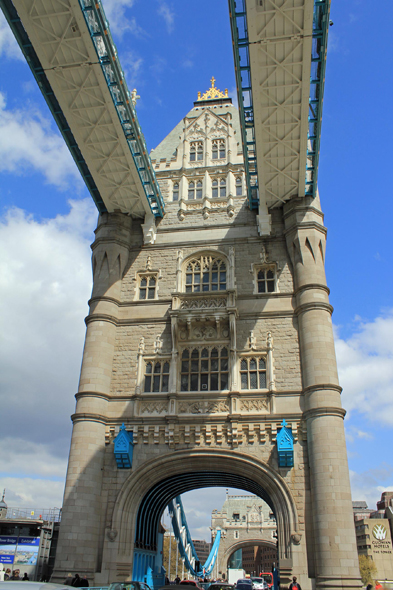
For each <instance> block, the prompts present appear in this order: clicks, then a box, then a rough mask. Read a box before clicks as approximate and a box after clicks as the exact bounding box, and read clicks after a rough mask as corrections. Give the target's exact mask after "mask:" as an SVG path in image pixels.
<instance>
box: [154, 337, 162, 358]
mask: <svg viewBox="0 0 393 590" xmlns="http://www.w3.org/2000/svg"><path fill="white" fill-rule="evenodd" d="M162 345H163V341H162V340H161V338H160V336H159V335H157V336H156V339H155V341H154V354H160V352H161V350H162Z"/></svg>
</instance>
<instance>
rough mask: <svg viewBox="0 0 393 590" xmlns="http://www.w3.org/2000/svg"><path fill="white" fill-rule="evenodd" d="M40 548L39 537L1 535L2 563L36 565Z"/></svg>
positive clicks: (0, 556)
mask: <svg viewBox="0 0 393 590" xmlns="http://www.w3.org/2000/svg"><path fill="white" fill-rule="evenodd" d="M39 547H40V538H39V537H17V536H8V535H0V563H4V564H12V565H19V566H22V565H36V563H37V557H38V549H39Z"/></svg>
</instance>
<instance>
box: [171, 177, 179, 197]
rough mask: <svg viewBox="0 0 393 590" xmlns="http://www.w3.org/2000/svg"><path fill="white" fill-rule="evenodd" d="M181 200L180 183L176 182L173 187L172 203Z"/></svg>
mask: <svg viewBox="0 0 393 590" xmlns="http://www.w3.org/2000/svg"><path fill="white" fill-rule="evenodd" d="M178 200H179V183H178V182H175V184H174V185H173V191H172V201H178Z"/></svg>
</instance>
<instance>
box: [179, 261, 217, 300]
mask: <svg viewBox="0 0 393 590" xmlns="http://www.w3.org/2000/svg"><path fill="white" fill-rule="evenodd" d="M185 279H186V281H185V282H186V293H198V292H200V291H225V290H226V288H227V269H226V264H225V262H224V261H223V260H221V259H220V258H213V257H212V256H202V257H201V258H194V259H192V260H190V261H189V263H188V264H187V267H186V273H185Z"/></svg>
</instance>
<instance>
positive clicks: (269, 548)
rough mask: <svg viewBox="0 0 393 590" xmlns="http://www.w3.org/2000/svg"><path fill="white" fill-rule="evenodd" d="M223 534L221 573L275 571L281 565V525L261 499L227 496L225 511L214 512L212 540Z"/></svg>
mask: <svg viewBox="0 0 393 590" xmlns="http://www.w3.org/2000/svg"><path fill="white" fill-rule="evenodd" d="M218 530H221V543H220V549H219V552H218V557H217V569H218V573H220V572H221V573H225V572H227V569H228V568H235V569H237V568H239V567H240V568H243V569H244V570H245V572H246V573H247V574H250V575H258V574H259V573H261V571H266V568H268V569H267V571H271V567H272V564H273V563H277V541H276V537H277V524H276V520H275V518H274V515H273V512H272V510H271V508H270V507H269V506H268V504H267V503H266V502H264V501H263V500H262V499H261V498H259V497H258V496H253V495H236V496H230V495H229V494H227V496H226V499H225V502H224V504H223V507H222V509H221V511H218V510H213V512H212V536H213V538H214V537H215V535H216V534H217V531H218Z"/></svg>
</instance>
